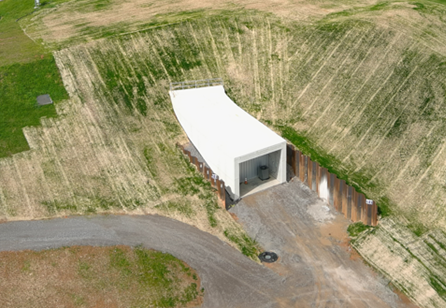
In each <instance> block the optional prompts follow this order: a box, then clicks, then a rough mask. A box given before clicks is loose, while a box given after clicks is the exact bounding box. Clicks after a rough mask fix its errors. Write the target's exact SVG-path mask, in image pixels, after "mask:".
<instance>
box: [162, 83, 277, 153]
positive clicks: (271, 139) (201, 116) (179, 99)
mask: <svg viewBox="0 0 446 308" xmlns="http://www.w3.org/2000/svg"><path fill="white" fill-rule="evenodd" d="M169 94H170V98H171V100H172V104H173V109H174V111H175V114H176V116H177V119H178V121H179V122H180V124H181V126H182V127H183V129H184V130H185V132H186V134H187V135H188V137H189V139H190V140H191V141H192V143H193V144H194V145H195V146H196V147H197V149H198V151H200V153H202V149H200V147H202V144H204V143H205V144H206V148H213V149H214V150H215V152H217V151H219V152H221V153H224V154H225V155H227V156H230V157H231V158H238V157H243V156H246V155H249V154H252V153H255V152H257V151H259V150H262V149H265V148H268V147H271V146H275V145H277V144H282V143H285V140H284V139H283V138H282V137H280V136H279V135H277V134H276V133H275V132H273V131H272V130H271V129H269V128H268V127H266V126H265V125H264V124H262V123H261V122H259V121H258V120H257V119H255V118H254V117H253V116H251V115H250V114H249V113H247V112H246V111H244V110H243V109H241V108H240V107H238V106H237V105H236V104H235V103H234V102H233V101H232V100H231V99H230V98H229V97H228V96H227V95H226V93H225V90H224V88H223V86H221V85H219V86H212V87H204V88H194V89H185V90H174V91H170V92H169ZM202 155H203V157H204V159H205V160H207V157H206V153H202Z"/></svg>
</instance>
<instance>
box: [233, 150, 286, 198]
mask: <svg viewBox="0 0 446 308" xmlns="http://www.w3.org/2000/svg"><path fill="white" fill-rule="evenodd" d="M279 165H280V150H278V151H274V152H271V153H268V154H265V155H262V156H259V157H256V158H253V159H250V160H247V161H244V162H241V163H240V164H239V172H240V197H246V196H248V195H251V194H254V193H256V192H259V191H261V190H264V189H267V188H269V187H273V186H275V185H277V184H280V182H279V181H278V180H277V176H278V172H279Z"/></svg>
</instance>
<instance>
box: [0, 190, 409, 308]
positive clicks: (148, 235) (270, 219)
mask: <svg viewBox="0 0 446 308" xmlns="http://www.w3.org/2000/svg"><path fill="white" fill-rule="evenodd" d="M296 189H297V193H295V191H296ZM286 194H288V195H289V196H288V197H286ZM316 201H317V200H316V199H315V198H314V197H313V196H312V194H311V192H309V191H306V190H305V187H301V186H299V184H296V183H288V184H285V185H281V186H278V187H276V188H273V189H270V190H268V191H265V192H262V193H259V194H256V195H253V196H250V197H247V198H246V199H245V200H243V201H242V202H240V203H239V204H238V205H236V207H234V208H233V209H232V210H231V211H233V212H235V213H237V215H238V216H239V219H240V221H241V223H242V224H243V225H244V226H245V228H246V229H247V231H248V232H249V233H250V234H251V235H252V236H253V237H255V238H256V240H257V241H258V242H259V243H260V244H261V245H262V246H263V247H265V248H266V249H270V250H273V251H275V252H277V253H278V254H279V260H278V261H277V262H276V263H273V264H272V265H268V266H263V265H259V264H257V263H255V262H253V261H251V260H250V259H248V258H247V257H245V256H243V255H242V254H240V253H239V252H238V251H237V250H235V249H234V248H232V247H231V246H229V245H228V244H226V243H224V242H223V241H221V240H219V239H218V238H217V237H215V236H213V235H210V234H208V233H205V232H203V231H200V230H198V229H197V228H195V227H193V226H190V225H186V224H184V223H181V222H179V221H176V220H173V219H170V218H166V217H161V216H112V215H110V216H95V217H71V218H65V219H63V218H62V219H52V220H41V221H20V222H8V223H3V224H0V251H10V250H24V249H34V250H42V249H47V248H55V247H60V246H71V245H117V244H122V245H139V244H142V245H143V246H145V247H147V248H152V249H156V250H159V251H163V252H168V253H170V254H172V255H174V256H175V257H177V258H179V259H182V260H184V261H185V262H187V263H188V264H189V265H190V266H192V267H193V268H195V269H196V270H197V271H198V273H199V275H200V277H201V282H202V287H204V289H205V296H204V303H203V305H202V307H211V308H218V307H223V308H224V307H242V308H249V307H256V308H258V307H392V306H393V307H403V306H404V305H403V304H402V303H401V302H400V301H399V299H398V297H397V296H396V295H395V294H394V293H392V292H391V291H390V290H389V289H388V288H387V287H385V281H380V280H379V279H378V278H374V277H373V275H372V274H373V273H372V272H371V270H370V269H368V268H367V267H366V266H364V265H363V264H362V263H361V262H360V261H351V260H350V259H349V256H348V252H346V251H345V249H344V250H343V248H341V247H340V246H337V244H333V245H331V244H328V245H327V242H325V244H323V243H322V244H321V243H319V244H317V243H316V240H317V241H321V232H320V227H321V225H323V224H328V223H330V222H329V221H328V222H327V221H326V220H324V219H326V218H327V215H328V214H327V213H325V212H321V213H319V212H318V209H319V208H318V207H316V208H315V207H314V206H313V205H314V202H316ZM317 206H320V204H319V205H317ZM313 208H315V209H316V211H315V212H314V213H313V212H311V211H309V209H310V210H311V209H313ZM318 215H319V216H318ZM328 216H329V217H331V216H330V215H328ZM321 217H322V218H323V219H322V220H323V222H322V223H321V222H318V221H317V220H318V219H319V218H321ZM322 242H324V241H322ZM355 279H356V280H355ZM358 279H359V280H358ZM344 280H345V281H344ZM352 282H353V283H352Z"/></svg>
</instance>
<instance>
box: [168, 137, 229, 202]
mask: <svg viewBox="0 0 446 308" xmlns="http://www.w3.org/2000/svg"><path fill="white" fill-rule="evenodd" d="M177 146H178V147H179V148H180V149H181V150H182V151H183V153H184V154H185V155H186V156H187V157H188V158H189V161H190V162H191V163H192V164H194V165H195V166H196V167H197V170H198V172H200V173H201V174H203V176H204V178H205V179H206V180H208V181H209V182H211V185H212V187H214V188H215V189H216V193H217V196H218V199H219V201H220V202H222V205H223V207H224V208H226V191H225V182H224V181H223V180H220V179H219V177H218V175H217V174H215V173H214V172H213V171H212V170H211V168H209V167H208V166H206V164H205V163H203V162H200V161H199V160H198V158H197V157H195V156H193V155H192V154H191V153H190V151H188V150H186V149H185V148H184V147H183V146H182V145H180V144H177Z"/></svg>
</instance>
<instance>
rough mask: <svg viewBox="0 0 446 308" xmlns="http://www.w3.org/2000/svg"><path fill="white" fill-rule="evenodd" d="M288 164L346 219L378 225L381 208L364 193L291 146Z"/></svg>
mask: <svg viewBox="0 0 446 308" xmlns="http://www.w3.org/2000/svg"><path fill="white" fill-rule="evenodd" d="M287 163H288V165H290V166H291V168H292V169H293V172H294V174H295V175H296V177H297V178H298V179H299V180H300V181H302V183H304V184H305V185H307V186H308V187H309V188H310V189H312V190H314V191H315V192H316V193H317V194H318V196H319V197H320V198H323V199H325V200H326V201H327V203H328V204H329V205H331V206H333V207H334V208H335V209H336V210H337V211H338V212H340V213H342V214H344V216H345V217H347V218H348V219H351V220H352V221H353V222H358V221H362V222H363V223H364V224H366V225H369V226H376V225H377V224H378V207H377V205H376V203H375V201H374V200H369V199H366V197H365V196H364V195H363V194H362V193H358V192H357V191H356V190H355V189H354V188H353V187H352V186H349V185H347V184H346V183H345V181H344V180H340V179H338V178H337V177H336V175H334V174H332V173H330V172H328V170H327V169H326V168H323V167H321V166H319V164H318V163H317V162H313V161H312V160H311V159H310V158H309V157H308V156H305V155H303V154H302V153H301V152H300V151H299V150H297V149H296V148H295V147H294V146H293V145H290V144H288V146H287Z"/></svg>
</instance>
